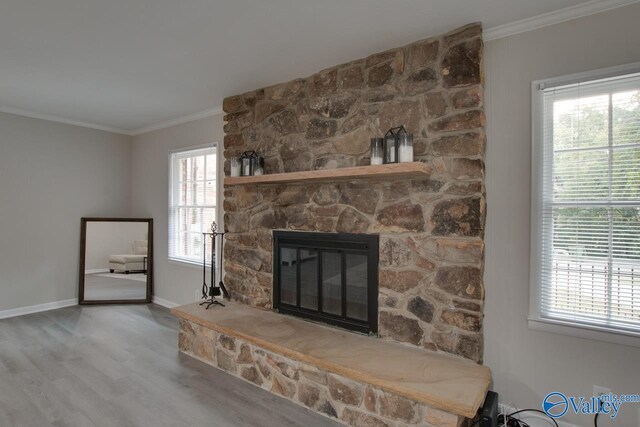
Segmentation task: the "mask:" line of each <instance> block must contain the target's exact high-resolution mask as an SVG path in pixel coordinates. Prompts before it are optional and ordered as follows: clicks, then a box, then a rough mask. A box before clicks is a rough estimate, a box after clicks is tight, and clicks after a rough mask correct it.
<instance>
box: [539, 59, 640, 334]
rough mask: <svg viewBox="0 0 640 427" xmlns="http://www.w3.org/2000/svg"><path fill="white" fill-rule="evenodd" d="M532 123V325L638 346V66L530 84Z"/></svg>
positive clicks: (639, 177)
mask: <svg viewBox="0 0 640 427" xmlns="http://www.w3.org/2000/svg"><path fill="white" fill-rule="evenodd" d="M533 119H534V121H533V127H534V138H533V144H534V146H533V169H532V171H533V179H532V183H533V188H532V199H533V200H532V202H533V203H532V235H531V237H532V269H531V271H532V277H531V279H532V286H531V289H532V293H531V310H530V317H529V320H530V324H532V322H533V327H534V328H536V326H538V327H539V326H540V323H548V324H556V325H561V326H562V327H564V328H565V329H567V330H568V331H569V333H570V330H571V328H576V327H577V328H581V329H583V330H584V329H587V330H593V331H598V333H600V335H605V334H604V333H606V332H615V333H617V334H619V335H630V336H636V337H640V66H638V65H636V64H634V65H632V66H625V67H618V68H616V69H608V70H601V71H597V72H593V73H585V74H581V75H575V76H570V77H566V78H560V79H553V80H547V81H540V82H534V84H533ZM542 329H544V328H542ZM567 330H565V331H564V332H567ZM579 335H582V336H584V332H583V333H581V334H579Z"/></svg>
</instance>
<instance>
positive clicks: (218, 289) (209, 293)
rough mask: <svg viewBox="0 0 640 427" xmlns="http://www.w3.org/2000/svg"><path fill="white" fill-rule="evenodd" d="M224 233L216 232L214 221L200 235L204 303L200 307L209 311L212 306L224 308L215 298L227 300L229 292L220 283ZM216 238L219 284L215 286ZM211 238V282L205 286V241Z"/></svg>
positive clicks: (216, 227) (216, 225)
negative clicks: (218, 258)
mask: <svg viewBox="0 0 640 427" xmlns="http://www.w3.org/2000/svg"><path fill="white" fill-rule="evenodd" d="M224 235H225V233H224V232H218V224H216V222H215V221H213V222H212V223H211V231H210V232H206V233H202V237H203V239H202V298H201V299H203V300H204V301H202V302H201V303H200V305H205V304H206V306H207V307H206V308H207V309H209V307H211V306H212V305H221V306H222V307H224V306H225V305H224V304H223V303H222V302H221V301H220V300H218V299H216V297H219V296H221V295H222V297H223V299H224V298H226V299H229V292H227V288H226V287H225V286H224V283H223V282H222V257H223V256H224V252H223V249H224ZM218 236H220V254H221V256H220V282H218V285H217V286H216V272H217V266H216V241H217V240H218ZM208 238H211V269H210V273H211V280H210V284H209V285H207V239H208Z"/></svg>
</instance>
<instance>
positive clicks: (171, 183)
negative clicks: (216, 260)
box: [167, 141, 224, 268]
mask: <svg viewBox="0 0 640 427" xmlns="http://www.w3.org/2000/svg"><path fill="white" fill-rule="evenodd" d="M220 147H221V144H220V143H219V142H217V141H215V142H211V143H208V144H202V145H196V146H188V147H182V148H178V149H173V150H169V154H168V166H169V167H168V169H169V179H168V190H169V191H168V200H167V201H168V204H167V260H168V261H169V262H170V263H173V264H177V265H182V266H189V267H200V268H201V267H202V259H198V260H192V259H188V258H183V257H177V256H175V255H174V254H172V253H171V249H172V239H173V230H174V215H173V213H172V211H173V209H174V207H175V205H174V204H173V200H174V194H175V191H176V186H177V184H178V183H177V181H176V180H175V178H176V175H175V174H176V173H177V171H176V168H175V164H174V156H175V155H179V154H185V156H184V157H192V156H188V155H186V154H187V153H189V152H193V151H198V150H207V149H213V150H214V154H215V155H216V175H215V181H216V182H215V187H216V204H215V206H214V210H215V214H214V218H215V221H216V223H217V224H218V228H219V229H221V228H223V227H224V224H222V223H221V221H220V220H221V218H223V216H224V215H223V214H222V213H221V210H222V205H221V203H220V201H221V194H222V188H223V185H222V180H223V178H224V174H222V171H223V167H224V159H223V153H221V150H220ZM205 181H206V179H205ZM206 265H207V266H210V265H211V261H210V260H208V259H207V261H206Z"/></svg>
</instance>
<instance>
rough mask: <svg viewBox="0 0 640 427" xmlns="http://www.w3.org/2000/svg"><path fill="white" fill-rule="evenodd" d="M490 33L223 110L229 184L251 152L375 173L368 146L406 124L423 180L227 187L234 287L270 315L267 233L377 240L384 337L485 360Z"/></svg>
mask: <svg viewBox="0 0 640 427" xmlns="http://www.w3.org/2000/svg"><path fill="white" fill-rule="evenodd" d="M482 48H483V44H482V27H481V26H480V25H479V24H471V25H468V26H465V27H463V28H460V29H458V30H455V31H452V32H450V33H448V34H444V35H442V36H440V37H434V38H430V39H426V40H422V41H418V42H415V43H412V44H410V45H408V46H405V47H402V48H397V49H392V50H389V51H386V52H382V53H378V54H374V55H371V56H369V57H367V58H364V59H359V60H356V61H353V62H349V63H347V64H343V65H339V66H336V67H332V68H330V69H327V70H324V71H321V72H319V73H317V74H314V75H312V76H311V77H308V78H305V79H297V80H293V81H290V82H287V83H283V84H279V85H276V86H271V87H267V88H264V89H259V90H255V91H252V92H249V93H245V94H242V95H238V96H233V97H230V98H227V99H225V100H224V104H223V109H224V111H225V112H226V116H225V121H226V124H225V127H224V130H225V133H226V135H225V138H224V150H225V158H226V159H227V160H226V164H225V173H226V175H227V176H228V175H229V160H228V159H229V158H231V157H233V156H239V155H240V154H241V153H242V152H243V151H245V150H255V151H257V152H258V153H259V154H260V155H262V156H264V157H265V161H266V163H265V168H266V173H283V172H294V171H307V170H315V169H333V168H342V167H349V166H358V165H366V164H369V140H370V138H371V137H374V136H383V135H384V133H385V132H386V131H387V130H388V129H389V128H391V127H394V126H398V125H404V126H405V128H406V129H407V131H408V132H410V133H413V134H414V144H415V147H414V151H415V160H416V161H419V162H423V163H425V164H426V165H427V166H428V168H429V169H430V171H431V175H430V176H428V177H425V178H423V179H413V180H410V179H402V178H394V179H388V180H384V181H383V180H370V179H367V180H354V181H352V182H340V183H331V182H328V183H322V184H308V183H307V184H304V185H300V184H280V185H261V186H255V187H249V186H236V187H227V188H225V192H224V211H225V229H226V231H227V232H228V233H229V234H227V243H226V245H225V284H226V285H227V287H228V288H229V290H230V292H231V294H232V297H233V298H234V299H236V300H239V301H242V302H245V303H247V304H250V305H253V306H256V307H261V308H265V309H268V308H271V307H272V284H273V277H272V268H273V266H272V255H273V254H272V251H273V248H272V231H273V230H274V229H280V230H301V231H320V232H344V233H376V234H379V235H380V268H379V316H378V318H379V328H378V330H379V333H380V335H381V336H382V337H383V338H385V339H389V340H394V341H399V342H404V343H408V344H412V345H415V346H420V347H423V348H426V349H429V350H434V351H442V352H447V353H454V354H458V355H462V356H464V357H466V358H469V359H472V360H475V361H478V362H480V361H481V359H482V345H483V340H482V318H483V314H482V313H483V300H484V286H483V282H482V274H483V259H484V244H483V237H484V223H485V194H484V152H485V142H486V137H485V130H484V127H485V115H484V109H483V93H484V92H483V67H482Z"/></svg>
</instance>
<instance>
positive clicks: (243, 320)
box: [171, 302, 491, 418]
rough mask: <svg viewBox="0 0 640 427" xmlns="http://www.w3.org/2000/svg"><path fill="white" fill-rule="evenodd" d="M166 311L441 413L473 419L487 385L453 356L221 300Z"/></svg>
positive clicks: (480, 373) (486, 378)
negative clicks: (211, 305)
mask: <svg viewBox="0 0 640 427" xmlns="http://www.w3.org/2000/svg"><path fill="white" fill-rule="evenodd" d="M225 303H226V304H227V306H226V307H214V308H212V309H209V310H205V309H204V307H202V306H200V305H198V303H194V304H188V305H183V306H180V307H176V308H174V309H173V310H172V311H171V312H172V313H173V314H174V315H175V316H177V317H178V318H182V319H185V320H188V321H191V322H193V323H196V324H198V325H201V326H204V327H206V328H210V329H212V330H215V331H218V332H221V333H223V334H227V335H231V336H236V337H238V338H241V339H243V340H246V341H248V342H251V343H255V344H257V345H259V346H261V347H264V348H266V349H268V350H270V351H273V352H275V353H279V354H282V355H284V356H287V357H290V358H292V359H296V360H300V361H302V362H306V363H309V364H311V365H314V366H317V367H319V368H322V369H325V370H327V371H329V372H334V373H336V374H339V375H342V376H345V377H347V378H351V379H353V380H356V381H359V382H363V383H367V384H371V385H373V386H376V387H379V388H381V389H383V390H388V391H390V392H393V393H396V394H398V395H400V396H404V397H407V398H410V399H413V400H415V401H417V402H421V403H424V404H427V405H429V406H431V407H434V408H438V409H441V410H443V411H446V412H449V413H453V414H457V415H462V416H464V417H468V418H473V417H474V415H475V414H476V412H477V409H478V407H479V406H480V405H481V404H482V401H483V399H484V396H485V394H486V391H487V389H488V387H489V383H490V381H491V372H490V370H489V368H487V367H485V366H481V365H477V364H475V363H473V362H471V361H469V360H465V359H462V358H459V357H456V356H450V355H446V354H441V353H435V352H432V351H428V350H422V349H418V348H415V347H409V346H405V345H402V344H397V343H392V342H387V341H382V340H380V339H378V338H374V337H367V336H363V335H358V334H355V333H351V332H347V331H342V330H339V329H334V328H330V327H326V326H324V325H319V324H315V323H311V322H307V321H304V320H300V319H296V318H293V317H289V316H284V315H281V314H278V313H274V312H271V311H265V310H259V309H256V308H253V307H250V306H247V305H244V304H238V303H234V302H228V303H227V302H225Z"/></svg>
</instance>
